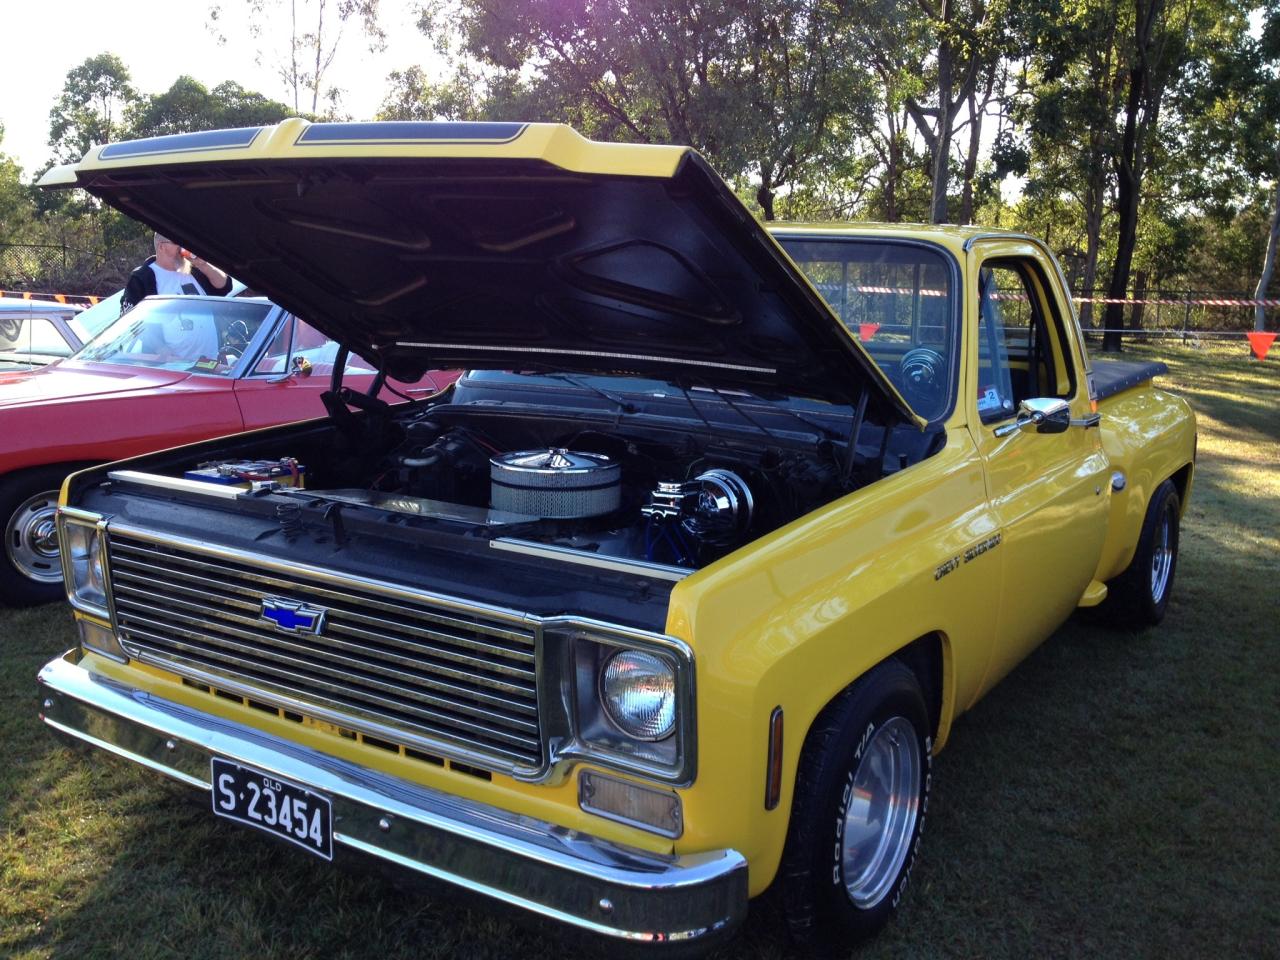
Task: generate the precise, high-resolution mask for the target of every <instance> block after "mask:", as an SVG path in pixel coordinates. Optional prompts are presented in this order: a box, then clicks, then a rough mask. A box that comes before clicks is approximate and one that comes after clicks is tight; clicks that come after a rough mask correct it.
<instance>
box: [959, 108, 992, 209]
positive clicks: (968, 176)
mask: <svg viewBox="0 0 1280 960" xmlns="http://www.w3.org/2000/svg"><path fill="white" fill-rule="evenodd" d="M989 92H990V91H989V90H988V93H989ZM986 108H987V102H986V100H984V101H983V103H982V107H981V108H979V106H978V98H977V97H976V96H975V95H974V94H972V93H971V94H969V123H970V129H969V152H968V154H967V155H966V156H965V158H964V189H963V191H962V192H961V194H960V222H961V223H973V178H974V175H975V174H976V173H977V172H978V145H979V140H980V139H981V137H982V114H983V113H984V112H985V111H986Z"/></svg>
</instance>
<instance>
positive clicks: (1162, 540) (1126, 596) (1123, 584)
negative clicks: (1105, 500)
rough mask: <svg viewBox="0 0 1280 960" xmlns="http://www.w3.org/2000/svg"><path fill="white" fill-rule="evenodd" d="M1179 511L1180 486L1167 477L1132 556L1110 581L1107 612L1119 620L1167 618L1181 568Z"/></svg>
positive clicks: (1138, 622)
mask: <svg viewBox="0 0 1280 960" xmlns="http://www.w3.org/2000/svg"><path fill="white" fill-rule="evenodd" d="M1179 512H1180V502H1179V500H1178V489H1177V487H1175V486H1174V485H1173V481H1172V480H1166V481H1164V482H1163V483H1162V484H1160V486H1158V487H1157V488H1156V492H1155V494H1154V495H1153V496H1152V497H1151V502H1150V503H1149V504H1148V505H1147V515H1146V517H1145V518H1144V519H1143V521H1142V532H1141V533H1140V534H1139V535H1138V546H1137V549H1136V550H1135V551H1134V554H1133V560H1132V561H1131V562H1130V564H1129V566H1128V567H1127V568H1126V569H1125V571H1124V573H1122V574H1120V576H1118V577H1116V578H1115V579H1114V580H1112V581H1111V582H1110V583H1109V584H1108V591H1109V593H1108V600H1109V601H1110V602H1109V603H1108V605H1107V606H1108V612H1109V613H1110V614H1111V616H1112V618H1113V619H1115V620H1116V621H1118V622H1119V623H1121V624H1124V625H1127V626H1138V627H1144V626H1155V625H1156V624H1158V623H1159V622H1160V621H1161V620H1163V619H1164V615H1165V613H1166V611H1167V610H1168V608H1169V596H1170V594H1171V593H1172V592H1173V575H1174V573H1176V572H1177V569H1178V518H1179Z"/></svg>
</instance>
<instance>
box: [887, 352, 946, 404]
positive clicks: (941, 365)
mask: <svg viewBox="0 0 1280 960" xmlns="http://www.w3.org/2000/svg"><path fill="white" fill-rule="evenodd" d="M898 371H899V373H900V374H901V376H902V398H903V399H904V400H906V401H907V403H909V404H911V408H912V409H913V410H915V411H916V412H917V413H919V414H920V415H922V416H925V417H931V416H933V414H934V413H936V412H937V411H938V409H939V407H940V406H941V405H942V401H943V400H945V399H946V395H947V361H946V360H945V359H944V358H943V356H942V354H940V353H939V352H938V351H937V350H932V349H930V348H929V347H915V348H914V349H912V350H908V351H907V352H906V353H904V354H903V355H902V360H900V361H899V363H898Z"/></svg>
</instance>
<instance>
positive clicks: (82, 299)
mask: <svg viewBox="0 0 1280 960" xmlns="http://www.w3.org/2000/svg"><path fill="white" fill-rule="evenodd" d="M0 297H17V298H18V299H21V300H36V301H40V302H44V303H67V304H72V305H73V306H74V305H77V304H86V305H88V306H93V305H94V304H95V303H97V302H98V301H99V300H101V299H102V298H101V297H95V296H93V295H92V294H87V293H36V292H34V291H32V290H0Z"/></svg>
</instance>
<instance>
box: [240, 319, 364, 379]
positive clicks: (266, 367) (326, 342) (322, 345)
mask: <svg viewBox="0 0 1280 960" xmlns="http://www.w3.org/2000/svg"><path fill="white" fill-rule="evenodd" d="M337 356H338V342H337V341H336V340H330V339H329V338H328V337H326V336H325V335H324V334H323V333H321V332H320V331H319V330H317V329H316V328H315V327H313V326H311V324H309V323H307V322H306V321H305V320H299V319H297V318H296V317H290V318H289V322H287V323H286V324H284V326H282V327H281V328H280V331H279V332H278V333H277V334H276V335H275V336H274V337H273V338H272V340H271V343H270V344H269V345H268V346H267V350H266V352H265V353H264V354H263V355H262V359H261V360H259V361H258V363H257V365H255V366H254V368H253V373H254V375H257V376H280V375H281V374H283V373H284V372H285V371H298V370H302V369H305V370H307V371H308V372H307V374H306V375H307V376H312V375H315V374H320V375H323V376H326V377H327V376H329V375H330V374H331V373H332V372H333V361H334V360H335V359H337ZM374 372H375V371H374V368H373V367H372V366H370V365H369V364H368V363H366V362H365V361H364V360H362V359H361V358H360V357H357V356H356V355H355V354H350V355H349V356H348V357H347V365H346V367H345V368H344V373H348V374H359V373H374Z"/></svg>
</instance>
